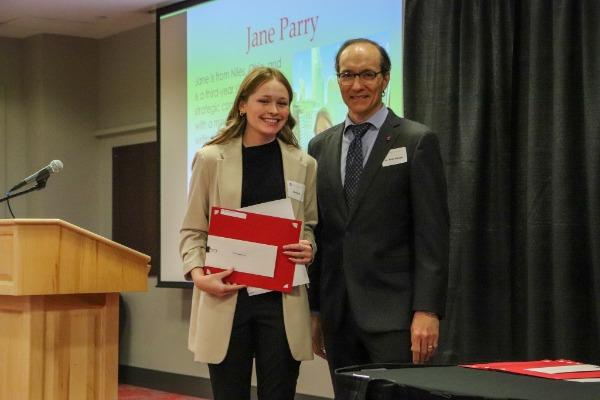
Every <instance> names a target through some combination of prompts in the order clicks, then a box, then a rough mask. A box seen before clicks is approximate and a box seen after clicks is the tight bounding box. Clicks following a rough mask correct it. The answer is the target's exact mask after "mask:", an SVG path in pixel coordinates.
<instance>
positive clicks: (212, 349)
mask: <svg viewBox="0 0 600 400" xmlns="http://www.w3.org/2000/svg"><path fill="white" fill-rule="evenodd" d="M291 101H292V88H291V86H290V84H289V82H288V81H287V79H286V78H285V76H283V74H282V73H281V72H280V71H278V70H276V69H273V68H256V69H254V70H252V71H251V72H250V73H249V74H248V75H247V76H246V77H245V78H244V80H243V82H242V84H241V86H240V88H239V89H238V93H237V96H236V98H235V101H234V104H233V107H232V108H231V110H230V111H229V115H228V117H227V122H226V125H225V127H224V128H223V129H222V130H220V131H219V133H218V134H217V136H216V137H215V138H213V139H212V140H211V141H210V142H209V143H207V144H206V146H204V147H203V148H202V149H201V150H200V151H198V152H197V153H196V156H195V158H194V162H193V164H192V179H191V181H190V190H189V198H188V208H187V211H186V214H185V217H184V220H183V224H182V228H181V244H180V251H181V255H182V258H183V263H184V273H185V276H186V278H187V279H191V280H193V281H194V294H193V298H192V313H191V321H190V332H189V341H188V347H189V349H190V350H191V351H193V352H194V360H195V361H201V362H206V363H208V367H209V372H210V378H211V385H212V388H213V395H214V398H215V399H216V400H230V399H236V400H243V399H249V398H250V378H251V374H252V359H253V358H255V359H256V372H257V379H258V395H259V398H260V399H278V400H279V399H290V400H291V399H293V398H294V393H295V390H296V381H297V378H298V371H299V366H300V361H302V360H308V359H312V347H311V334H310V315H309V308H308V299H307V295H306V288H305V287H304V286H297V287H294V289H293V291H292V292H291V293H290V294H282V293H280V292H268V293H265V294H261V295H256V296H248V293H247V291H246V289H245V287H244V286H241V285H236V284H226V283H224V282H223V278H225V277H227V276H228V275H230V274H231V272H232V271H231V270H229V271H223V272H221V273H216V274H210V275H204V273H203V269H202V267H203V266H204V258H205V252H206V238H207V230H208V224H209V220H208V215H209V211H210V208H211V207H212V206H221V207H225V208H232V209H236V208H240V207H246V206H250V205H253V204H258V203H263V202H267V201H272V200H277V199H281V198H285V197H286V188H288V187H290V185H291V186H292V187H293V188H295V191H296V190H297V188H304V195H303V197H302V196H297V195H294V196H290V198H291V202H292V206H293V209H294V214H295V217H296V218H297V219H300V220H303V221H304V231H303V235H302V240H300V241H299V242H298V243H293V244H289V245H286V246H284V250H285V251H284V254H286V255H287V256H288V257H289V258H290V260H292V261H293V262H294V263H297V264H309V263H310V262H311V261H312V257H313V249H314V248H315V244H314V235H313V228H314V226H315V224H316V223H317V205H316V193H315V174H316V162H315V160H314V159H313V158H311V157H310V156H308V155H307V154H305V153H304V152H302V151H301V150H299V148H298V142H297V140H296V138H295V137H294V135H293V133H292V128H293V127H294V124H295V121H294V119H293V118H292V116H290V103H291Z"/></svg>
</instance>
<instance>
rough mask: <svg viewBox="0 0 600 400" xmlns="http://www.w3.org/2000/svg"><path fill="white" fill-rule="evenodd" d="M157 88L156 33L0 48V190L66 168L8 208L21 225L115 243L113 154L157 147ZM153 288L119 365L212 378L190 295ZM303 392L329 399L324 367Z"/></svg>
mask: <svg viewBox="0 0 600 400" xmlns="http://www.w3.org/2000/svg"><path fill="white" fill-rule="evenodd" d="M155 88H156V76H155V32H154V26H153V25H149V26H145V27H142V28H139V29H135V30H133V31H130V32H125V33H122V34H119V35H115V36H113V37H110V38H107V39H103V40H99V41H96V40H91V39H80V38H70V37H63V36H55V35H41V36H36V37H32V38H29V39H26V40H15V39H2V38H0V157H1V159H0V184H2V188H6V186H7V185H10V183H13V182H17V181H18V180H20V179H22V177H24V176H26V175H29V174H30V173H31V172H33V171H35V170H37V169H38V168H40V167H42V166H44V165H45V164H46V163H48V162H49V161H50V160H52V159H61V160H62V161H63V162H64V164H65V167H64V170H63V171H62V172H61V173H60V174H56V175H55V176H53V177H51V178H50V180H49V182H48V187H47V188H46V189H45V190H43V191H40V192H36V193H32V194H30V195H28V196H27V197H23V198H20V199H15V200H13V201H12V204H13V209H14V211H15V212H16V213H17V214H18V216H20V217H43V218H61V219H65V220H67V221H70V222H73V223H75V224H77V225H80V226H82V227H84V228H86V229H89V230H91V231H94V232H97V233H99V234H101V235H104V236H106V237H109V238H110V237H111V226H112V221H111V216H112V210H111V204H112V193H111V190H112V170H111V169H112V148H113V147H114V146H122V145H128V144H135V143H145V142H150V141H154V140H156V133H155V131H154V130H153V129H152V127H151V125H152V123H153V122H154V121H155V120H156V116H155V107H156V106H155V103H156V99H155V92H156V89H155ZM3 109H4V112H3V111H2V110H3ZM139 126H144V127H146V128H145V129H133V128H135V127H139ZM132 129H133V130H132ZM0 207H1V208H0V210H1V212H0V217H4V216H6V215H7V214H6V213H5V207H2V206H0ZM172 234H173V235H177V232H173V233H172ZM155 285H156V280H155V279H153V278H151V279H150V283H149V286H150V290H149V291H148V292H147V293H126V294H125V295H124V300H125V312H126V313H127V315H128V322H127V326H126V330H125V333H124V335H123V337H122V347H121V348H120V360H121V363H122V364H125V365H129V366H134V367H140V368H148V369H153V370H159V371H166V372H172V373H179V374H185V375H192V376H200V377H208V369H207V367H206V365H203V364H199V363H194V362H193V361H192V354H191V353H190V352H188V351H187V348H186V347H187V346H186V344H187V329H188V316H189V308H190V300H191V299H190V297H191V293H190V291H189V290H183V289H166V288H156V287H155ZM298 391H299V392H300V393H305V394H311V395H315V396H323V397H333V392H332V390H331V385H330V382H329V372H328V370H327V367H326V364H325V362H323V361H322V360H316V361H310V362H304V363H303V364H302V367H301V372H300V378H299V382H298Z"/></svg>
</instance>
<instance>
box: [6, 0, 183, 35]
mask: <svg viewBox="0 0 600 400" xmlns="http://www.w3.org/2000/svg"><path fill="white" fill-rule="evenodd" d="M176 2H177V1H176V0H174V1H166V0H0V37H10V38H19V39H23V38H27V37H29V36H33V35H37V34H40V33H53V34H58V35H67V36H78V37H85V38H92V39H101V38H105V37H107V36H111V35H114V34H116V33H119V32H124V31H127V30H130V29H134V28H137V27H139V26H142V25H146V24H149V23H152V22H153V21H154V18H155V15H154V10H156V9H157V8H160V7H162V6H165V5H168V4H172V3H176Z"/></svg>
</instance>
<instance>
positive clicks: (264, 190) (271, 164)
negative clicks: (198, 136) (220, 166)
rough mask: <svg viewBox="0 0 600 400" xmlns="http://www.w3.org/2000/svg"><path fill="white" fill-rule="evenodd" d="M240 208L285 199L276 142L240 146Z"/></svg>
mask: <svg viewBox="0 0 600 400" xmlns="http://www.w3.org/2000/svg"><path fill="white" fill-rule="evenodd" d="M242 165H243V168H242V171H243V172H242V207H247V206H251V205H254V204H259V203H264V202H267V201H273V200H279V199H284V198H285V183H284V179H283V161H282V160H281V149H280V148H279V143H278V142H277V140H273V141H272V142H271V143H267V144H263V145H260V146H253V147H244V146H242Z"/></svg>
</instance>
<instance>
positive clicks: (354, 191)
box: [308, 39, 449, 376]
mask: <svg viewBox="0 0 600 400" xmlns="http://www.w3.org/2000/svg"><path fill="white" fill-rule="evenodd" d="M390 68H391V63H390V59H389V56H388V54H387V52H386V51H385V49H383V48H382V47H381V46H380V45H378V44H377V43H375V42H373V41H370V40H367V39H353V40H349V41H347V42H345V43H344V44H343V45H342V46H341V48H340V50H339V51H338V54H337V56H336V71H337V74H338V83H339V87H340V91H341V94H342V98H343V100H344V102H345V103H346V105H347V106H348V116H347V118H346V121H345V122H344V123H342V124H339V125H337V126H334V127H332V128H330V129H328V130H327V131H325V132H323V133H321V134H319V135H317V136H315V137H314V138H313V139H312V140H311V142H310V144H309V147H308V152H309V154H311V155H312V156H313V157H314V158H316V159H317V161H318V172H317V198H318V206H319V224H318V226H317V248H318V249H319V251H318V252H317V257H316V260H315V262H314V263H313V265H312V266H311V267H310V268H309V273H310V279H311V286H310V293H309V299H310V303H311V310H312V312H313V317H312V318H313V350H314V351H315V353H316V354H317V355H320V356H322V357H326V358H327V361H328V363H329V368H330V370H331V373H332V376H333V371H334V370H335V369H337V368H340V367H344V366H348V365H356V364H364V363H380V362H410V361H412V362H414V363H423V362H426V361H428V360H429V359H430V357H431V356H432V355H433V354H434V352H435V349H436V347H437V345H438V338H439V319H440V318H441V317H442V316H443V313H444V308H445V302H446V287H447V276H448V236H449V222H448V220H449V217H448V207H447V196H446V183H445V178H444V171H443V165H442V160H441V156H440V150H439V144H438V140H437V138H436V136H435V135H434V134H433V133H432V132H431V131H430V130H429V129H428V128H427V127H426V126H423V125H421V124H419V123H416V122H413V121H410V120H407V119H404V118H400V117H398V116H396V114H394V112H393V111H392V110H390V109H387V108H386V107H384V105H383V103H382V96H383V93H384V91H385V89H386V88H387V85H388V83H389V80H390ZM365 123H367V125H364V124H365ZM323 340H324V343H323ZM323 344H324V347H323Z"/></svg>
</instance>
